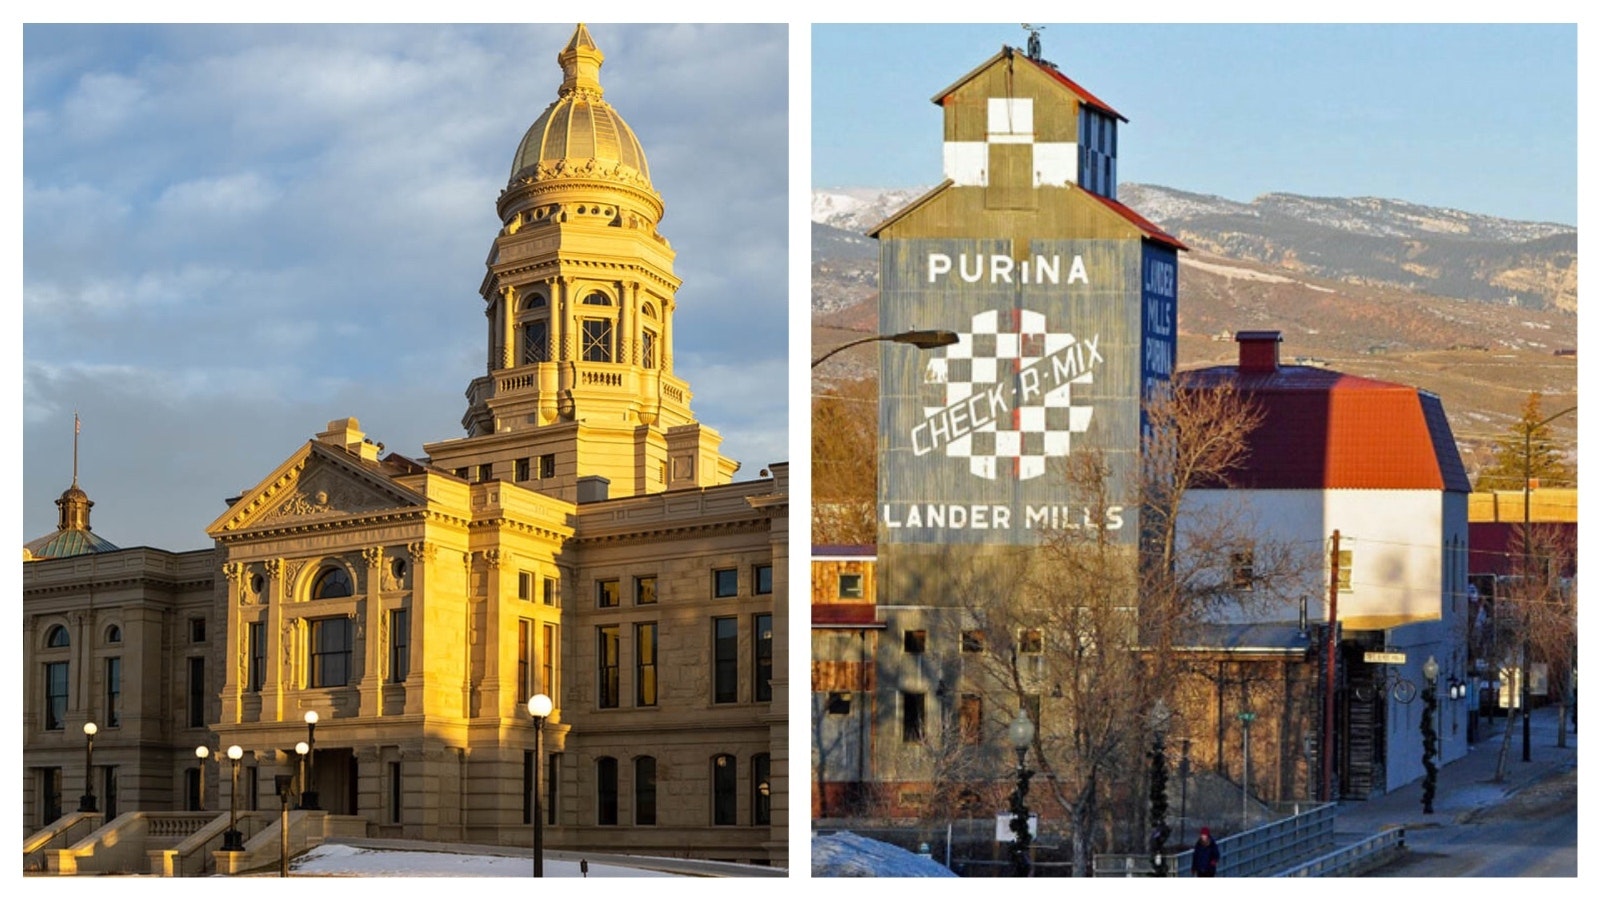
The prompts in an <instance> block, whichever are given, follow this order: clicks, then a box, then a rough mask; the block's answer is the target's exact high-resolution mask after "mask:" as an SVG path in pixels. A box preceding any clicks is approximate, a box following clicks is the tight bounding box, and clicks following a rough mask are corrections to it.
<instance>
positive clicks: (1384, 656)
mask: <svg viewBox="0 0 1600 900" xmlns="http://www.w3.org/2000/svg"><path fill="white" fill-rule="evenodd" d="M1361 661H1362V662H1367V663H1377V664H1379V665H1384V666H1403V665H1405V664H1406V655H1405V654H1404V653H1388V652H1382V651H1378V650H1368V651H1367V652H1366V653H1363V654H1361Z"/></svg>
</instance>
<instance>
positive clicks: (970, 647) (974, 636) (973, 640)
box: [961, 628, 984, 653]
mask: <svg viewBox="0 0 1600 900" xmlns="http://www.w3.org/2000/svg"><path fill="white" fill-rule="evenodd" d="M983 642H984V634H983V629H981V628H973V629H969V630H967V631H963V632H961V652H962V653H982V652H983Z"/></svg>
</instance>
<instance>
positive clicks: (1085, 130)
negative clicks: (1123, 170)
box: [1078, 106, 1117, 200]
mask: <svg viewBox="0 0 1600 900" xmlns="http://www.w3.org/2000/svg"><path fill="white" fill-rule="evenodd" d="M1078 184H1079V185H1080V186H1082V187H1083V189H1084V190H1086V191H1089V192H1090V193H1094V194H1099V195H1100V196H1102V197H1106V198H1108V199H1111V200H1115V199H1117V120H1116V119H1115V118H1114V117H1112V116H1108V115H1106V114H1105V113H1103V112H1100V111H1098V110H1094V109H1090V108H1089V107H1087V106H1079V107H1078Z"/></svg>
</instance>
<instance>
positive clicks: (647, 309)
mask: <svg viewBox="0 0 1600 900" xmlns="http://www.w3.org/2000/svg"><path fill="white" fill-rule="evenodd" d="M639 310H640V311H641V312H643V313H644V314H645V318H648V319H654V318H656V307H655V304H653V303H646V304H644V305H642V306H640V307H639Z"/></svg>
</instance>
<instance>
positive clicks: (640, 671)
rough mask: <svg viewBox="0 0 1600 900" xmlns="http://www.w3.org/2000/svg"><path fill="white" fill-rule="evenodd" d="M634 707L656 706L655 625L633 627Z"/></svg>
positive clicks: (640, 624) (643, 624)
mask: <svg viewBox="0 0 1600 900" xmlns="http://www.w3.org/2000/svg"><path fill="white" fill-rule="evenodd" d="M633 653H634V663H633V683H634V701H633V702H634V705H635V706H655V705H656V623H654V622H640V623H638V624H636V625H634V626H633Z"/></svg>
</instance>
